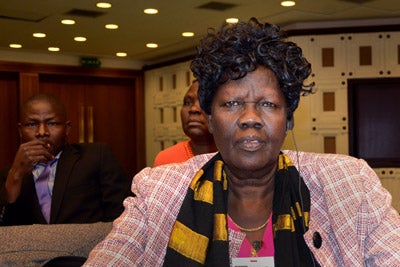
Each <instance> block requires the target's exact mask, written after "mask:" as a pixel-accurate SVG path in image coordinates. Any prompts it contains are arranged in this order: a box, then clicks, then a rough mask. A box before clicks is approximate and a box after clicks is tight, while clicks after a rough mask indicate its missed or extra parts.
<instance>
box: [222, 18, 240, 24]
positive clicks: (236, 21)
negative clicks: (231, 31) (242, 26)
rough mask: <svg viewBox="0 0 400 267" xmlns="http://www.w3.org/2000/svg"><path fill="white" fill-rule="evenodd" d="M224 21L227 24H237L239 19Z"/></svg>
mask: <svg viewBox="0 0 400 267" xmlns="http://www.w3.org/2000/svg"><path fill="white" fill-rule="evenodd" d="M225 21H226V22H227V23H232V24H235V23H238V22H239V19H238V18H227V19H226V20H225Z"/></svg>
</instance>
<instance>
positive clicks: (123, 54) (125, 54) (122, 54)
mask: <svg viewBox="0 0 400 267" xmlns="http://www.w3.org/2000/svg"><path fill="white" fill-rule="evenodd" d="M116 55H117V57H126V56H127V55H128V54H127V53H125V52H117V53H116Z"/></svg>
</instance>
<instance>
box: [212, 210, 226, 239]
mask: <svg viewBox="0 0 400 267" xmlns="http://www.w3.org/2000/svg"><path fill="white" fill-rule="evenodd" d="M226 229H227V228H226V214H221V213H218V214H214V236H213V240H214V241H215V240H220V241H228V231H227V230H226Z"/></svg>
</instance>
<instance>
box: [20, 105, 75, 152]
mask: <svg viewBox="0 0 400 267" xmlns="http://www.w3.org/2000/svg"><path fill="white" fill-rule="evenodd" d="M69 131H70V122H69V121H66V118H65V115H64V114H63V113H62V112H61V111H60V108H57V107H55V106H54V105H52V104H51V103H49V102H48V101H45V100H37V101H33V102H31V103H30V104H28V106H27V107H26V109H25V110H24V112H23V114H21V122H20V125H19V134H20V137H21V142H22V143H26V142H29V141H32V140H34V139H39V140H42V141H43V142H45V143H46V144H48V145H49V151H50V152H51V153H52V154H53V155H57V153H58V152H60V150H61V149H62V146H63V145H64V144H65V143H66V141H67V136H68V134H69Z"/></svg>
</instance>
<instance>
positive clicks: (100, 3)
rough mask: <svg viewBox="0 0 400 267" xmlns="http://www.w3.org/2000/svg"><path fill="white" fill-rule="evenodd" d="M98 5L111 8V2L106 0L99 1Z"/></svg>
mask: <svg viewBox="0 0 400 267" xmlns="http://www.w3.org/2000/svg"><path fill="white" fill-rule="evenodd" d="M96 6H97V7H98V8H111V4H110V3H106V2H99V3H97V4H96Z"/></svg>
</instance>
